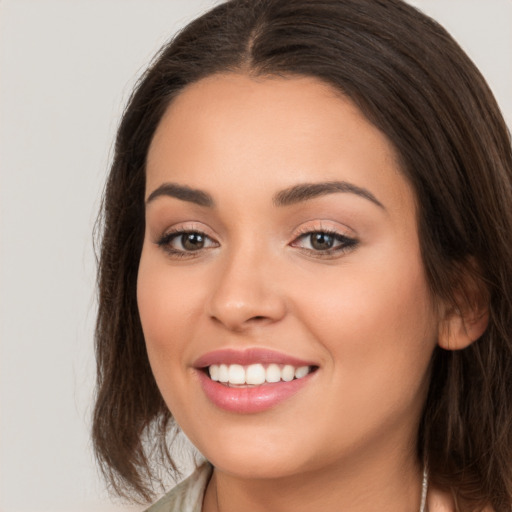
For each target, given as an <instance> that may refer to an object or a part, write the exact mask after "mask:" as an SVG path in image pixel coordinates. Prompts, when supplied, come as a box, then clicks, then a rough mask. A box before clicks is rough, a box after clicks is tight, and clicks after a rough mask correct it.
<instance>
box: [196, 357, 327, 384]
mask: <svg viewBox="0 0 512 512" xmlns="http://www.w3.org/2000/svg"><path fill="white" fill-rule="evenodd" d="M317 369H318V367H317V366H293V365H291V364H274V363H271V364H265V365H263V364H260V363H257V364H250V365H245V366H244V365H240V364H212V365H210V366H208V367H206V368H204V371H205V373H206V374H207V375H208V376H209V377H210V379H211V380H213V381H215V382H218V383H220V384H223V385H225V386H226V387H254V386H261V385H264V384H274V383H277V382H291V381H292V380H298V379H303V378H304V377H306V375H309V374H310V373H312V372H314V371H316V370H317Z"/></svg>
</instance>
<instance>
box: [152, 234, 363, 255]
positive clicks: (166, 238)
mask: <svg viewBox="0 0 512 512" xmlns="http://www.w3.org/2000/svg"><path fill="white" fill-rule="evenodd" d="M184 235H197V236H200V237H203V238H204V239H205V240H210V241H212V242H213V243H214V244H216V245H212V246H210V247H201V248H199V249H197V250H191V251H187V250H186V249H175V248H174V247H172V246H171V243H172V242H173V241H174V240H176V239H177V238H179V237H184ZM313 235H324V236H328V237H332V238H333V239H334V241H335V242H338V243H339V246H338V247H335V248H329V249H325V250H316V249H309V248H306V247H298V248H299V249H300V250H301V251H303V252H305V253H307V254H310V255H313V256H317V257H323V258H335V257H337V256H339V255H341V254H344V253H346V252H349V251H350V250H353V249H354V248H355V247H356V246H357V245H358V244H359V241H358V240H356V239H355V238H350V237H348V236H346V235H342V234H341V233H339V232H337V231H335V230H331V229H316V230H311V229H308V230H304V231H302V232H300V233H299V235H298V236H297V237H296V238H295V239H294V240H293V242H291V243H290V245H291V246H292V247H297V242H298V241H299V240H302V239H306V238H307V237H311V236H313ZM156 244H157V245H158V246H159V247H161V248H162V249H163V250H165V252H167V253H168V254H169V255H170V256H172V257H175V258H194V257H197V256H199V254H200V253H201V252H203V251H204V250H207V249H210V248H212V247H217V246H218V242H216V241H214V240H213V239H212V238H211V237H209V236H208V235H207V234H205V233H203V232H202V231H198V230H195V229H176V230H173V231H171V232H167V233H165V234H164V235H163V236H162V237H160V238H159V239H158V241H157V242H156ZM182 244H183V238H182Z"/></svg>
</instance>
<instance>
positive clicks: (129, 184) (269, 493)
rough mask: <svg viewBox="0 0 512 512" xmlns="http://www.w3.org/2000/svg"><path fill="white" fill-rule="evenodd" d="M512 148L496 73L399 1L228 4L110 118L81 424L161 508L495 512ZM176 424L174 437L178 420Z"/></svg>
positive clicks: (504, 405)
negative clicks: (87, 391)
mask: <svg viewBox="0 0 512 512" xmlns="http://www.w3.org/2000/svg"><path fill="white" fill-rule="evenodd" d="M511 185H512V156H511V147H510V139H509V136H508V133H507V130H506V127H505V124H504V122H503V119H502V117H501V115H500V112H499V109H498V107H497V105H496V102H495V100H494V99H493V96H492V94H491V92H490V91H489V89H488V87H487V85H486V84H485V81H484V80H483V78H482V77H481V75H480V74H479V73H478V71H477V70H476V69H475V67H474V65H473V64H472V63H471V62H470V60H469V59H468V58H467V56H466V55H465V54H464V53H463V52H462V50H461V49H460V48H459V47H458V46H457V45H456V43H455V42H454V41H453V40H452V39H451V38H450V36H449V35H448V34H447V33H446V32H445V31H444V30H443V29H442V28H441V27H439V25H437V24H436V23H435V22H433V21H432V20H430V19H428V18H427V17H425V16H424V15H422V14H421V13H419V12H418V11H416V10H415V9H414V8H412V7H410V6H408V5H406V4H405V3H403V2H401V1H399V0H388V1H386V2H382V1H380V0H325V1H324V0H323V1H313V0H291V1H290V0H257V1H254V0H234V1H231V2H227V3H224V4H221V5H219V6H218V7H216V8H215V9H213V10H212V11H210V12H209V13H207V14H205V15H204V16H202V17H201V18H199V19H197V20H196V21H194V22H193V23H191V24H190V25H189V26H188V27H187V28H186V29H184V30H183V31H182V32H181V33H180V34H179V35H178V36H177V37H176V38H175V39H174V40H173V41H172V42H171V43H170V44H169V45H167V46H166V47H165V48H164V49H163V50H162V52H161V53H160V54H159V56H158V57H157V59H156V60H155V62H154V63H153V64H152V66H151V67H150V69H149V70H148V71H147V73H146V74H145V76H144V77H143V78H142V80H141V82H140V83H139V85H138V87H137V89H136V91H135V93H134V94H133V96H132V98H131V100H130V103H129V105H128V107H127V110H126V112H125V115H124V118H123V121H122V123H121V126H120V128H119V132H118V138H117V144H116V155H115V159H114V162H113V165H112V169H111V173H110V176H109V180H108V183H107V188H106V192H105V199H104V210H103V238H102V249H101V257H100V266H99V288H100V297H99V298H100V304H99V316H98V323H97V334H96V347H97V358H98V396H97V404H96V409H95V418H94V441H95V448H96V451H97V454H98V458H99V460H100V462H101V464H102V468H103V469H104V471H105V473H106V475H107V477H108V478H109V479H110V481H111V482H112V483H113V484H114V486H115V488H116V490H117V491H118V492H120V493H123V492H124V493H127V492H128V491H129V490H130V489H132V490H133V491H135V492H136V493H138V495H139V496H140V497H142V498H143V499H149V498H150V497H151V482H152V481H153V480H152V479H154V476H155V475H154V473H155V458H156V459H157V461H158V460H159V461H160V463H161V464H164V466H166V467H168V468H169V469H170V468H172V467H173V463H172V458H171V457H170V455H169V452H168V445H167V438H166V434H168V433H169V432H170V431H171V430H172V427H173V425H174V424H177V425H179V427H180V428H181V429H183V431H184V432H185V434H186V435H187V436H188V437H189V438H190V439H191V441H192V442H193V443H194V444H195V446H196V447H197V448H198V449H199V451H200V452H201V453H202V454H203V455H204V456H205V458H206V460H207V461H208V463H207V464H205V465H204V466H202V467H201V468H199V469H198V470H197V472H196V473H195V474H194V475H192V477H191V478H190V479H189V480H188V481H186V482H185V483H183V484H181V486H179V487H178V489H177V490H176V489H175V490H174V491H171V493H170V494H169V495H167V496H166V497H164V498H163V500H162V501H160V502H159V503H157V504H156V505H155V506H154V507H153V508H151V509H150V510H151V511H155V512H159V511H164V510H165V511H172V510H180V511H189V510H190V511H194V512H195V511H197V512H199V511H201V510H202V511H203V512H212V511H222V512H226V511H232V510H250V511H259V510H275V511H287V510H291V509H293V510H295V511H297V510H325V511H329V510H350V511H364V512H369V511H373V510H379V511H383V510H393V511H404V512H406V511H407V512H410V511H412V510H420V511H424V510H429V511H430V512H434V511H441V510H442V511H445V510H450V511H452V510H453V511H455V510H463V511H474V510H483V509H485V510H495V511H496V512H501V511H506V510H507V511H509V510H510V509H511V507H512V474H511V473H512V466H511V461H512V457H511V447H512V440H511V432H512V429H511V421H512V413H511V400H512V371H511V370H512V369H511V366H512V357H511V347H512V343H511V339H510V334H509V333H510V330H511V327H512V316H511V314H512V302H511V284H510V283H512V254H511V253H512V240H511V237H512V235H511V233H512V213H511V205H512V186H511ZM167 437H168V436H167Z"/></svg>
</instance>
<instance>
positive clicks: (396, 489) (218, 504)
mask: <svg viewBox="0 0 512 512" xmlns="http://www.w3.org/2000/svg"><path fill="white" fill-rule="evenodd" d="M397 455H398V454H396V453H394V454H392V455H391V456H390V455H389V453H388V454H387V456H385V457H384V456H381V457H379V456H378V454H376V453H373V455H372V457H371V458H370V457H369V458H368V459H369V460H368V459H367V460H365V459H366V458H365V457H359V458H358V460H357V461H352V462H350V463H345V464H343V465H340V464H338V465H333V466H330V467H324V468H322V469H321V470H318V471H312V470H310V471H307V472H303V473H300V474H294V475H290V476H284V477H281V478H278V479H276V478H269V479H255V480H254V479H246V478H245V479H242V478H238V477H236V476H234V475H230V474H228V473H226V472H223V471H221V470H219V469H215V470H214V472H213V475H212V478H211V481H210V484H209V485H208V488H207V491H206V495H205V500H204V505H203V511H204V512H235V511H240V510H246V511H247V512H267V511H268V510H272V511H275V512H288V511H290V512H291V511H293V512H310V511H311V510H322V511H323V512H331V511H332V512H338V511H340V510H347V511H350V512H411V511H415V512H416V511H418V510H419V509H420V502H421V483H422V471H423V468H422V467H421V465H420V464H419V463H418V461H417V460H416V458H415V456H414V455H413V454H412V453H409V454H407V456H406V454H403V456H397Z"/></svg>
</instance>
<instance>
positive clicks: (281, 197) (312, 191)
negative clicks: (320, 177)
mask: <svg viewBox="0 0 512 512" xmlns="http://www.w3.org/2000/svg"><path fill="white" fill-rule="evenodd" d="M338 192H347V193H351V194H356V195H358V196H359V197H363V198H364V199H368V200H369V201H371V202H372V203H374V204H376V205H377V206H379V207H380V208H382V209H383V210H386V208H385V207H384V205H383V204H382V203H381V202H380V201H379V200H378V199H377V198H376V197H375V196H374V195H373V194H372V193H371V192H370V191H369V190H367V189H365V188H362V187H358V186H357V185H353V184H352V183H349V182H347V181H326V182H324V183H304V184H300V185H295V186H293V187H290V188H287V189H285V190H281V192H278V193H277V194H276V195H275V196H274V199H273V203H274V205H275V206H290V205H292V204H296V203H300V202H302V201H308V200H310V199H314V198H316V197H320V196H325V195H327V194H335V193H338Z"/></svg>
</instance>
